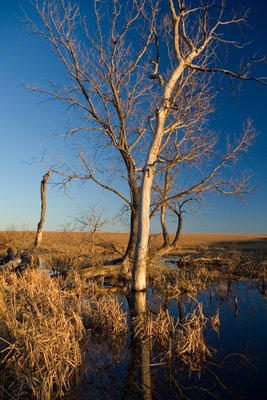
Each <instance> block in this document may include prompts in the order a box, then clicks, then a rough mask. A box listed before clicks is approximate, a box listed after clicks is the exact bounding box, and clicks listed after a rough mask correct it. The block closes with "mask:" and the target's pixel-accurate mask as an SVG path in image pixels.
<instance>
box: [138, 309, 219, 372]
mask: <svg viewBox="0 0 267 400" xmlns="http://www.w3.org/2000/svg"><path fill="white" fill-rule="evenodd" d="M208 322H210V324H211V326H212V327H213V329H215V328H216V332H218V329H219V324H220V322H219V314H218V313H217V314H216V316H215V317H211V318H210V320H209V319H208V318H206V317H205V315H204V313H203V309H202V304H201V303H198V304H197V306H196V308H195V309H194V310H193V312H192V313H191V314H188V315H187V316H186V319H185V320H184V321H183V322H181V321H179V320H177V321H176V322H175V321H174V318H173V317H171V316H170V315H169V312H168V311H163V310H160V311H159V313H157V314H153V313H151V312H150V313H143V314H141V315H138V316H137V317H135V318H134V319H133V336H134V337H135V338H136V339H138V340H142V341H143V342H149V343H150V345H151V346H152V345H153V344H155V343H157V344H158V345H160V346H161V347H162V348H163V349H164V350H165V351H166V352H165V356H166V357H168V358H178V359H179V360H180V361H182V363H183V364H184V365H187V366H188V367H189V369H190V370H191V371H199V370H201V368H202V365H203V362H204V361H205V358H206V356H211V349H210V348H209V347H208V346H207V344H206V342H205V338H204V329H205V328H206V326H207V323H208Z"/></svg>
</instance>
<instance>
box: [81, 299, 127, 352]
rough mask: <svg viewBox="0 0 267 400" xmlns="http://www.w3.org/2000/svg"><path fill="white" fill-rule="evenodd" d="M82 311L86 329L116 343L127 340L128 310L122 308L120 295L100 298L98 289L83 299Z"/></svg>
mask: <svg viewBox="0 0 267 400" xmlns="http://www.w3.org/2000/svg"><path fill="white" fill-rule="evenodd" d="M82 311H83V320H84V324H85V326H86V329H90V330H91V332H92V333H94V334H98V335H99V336H100V337H102V338H105V339H107V340H108V341H109V342H111V343H112V344H116V345H119V344H121V343H122V342H123V341H125V340H126V336H127V331H128V325H127V312H126V311H123V310H122V307H121V304H120V302H119V300H118V297H116V296H115V297H114V296H104V297H100V298H98V297H97V291H96V294H94V295H92V294H91V295H90V297H88V298H85V299H84V300H83V303H82Z"/></svg>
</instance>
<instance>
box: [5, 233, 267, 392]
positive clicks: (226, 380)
mask: <svg viewBox="0 0 267 400" xmlns="http://www.w3.org/2000/svg"><path fill="white" fill-rule="evenodd" d="M32 237H34V234H33V233H30V232H24V233H23V232H5V233H2V237H1V243H2V246H1V251H2V254H3V256H4V253H5V250H6V248H7V246H9V247H10V246H12V247H13V249H14V253H17V254H16V255H19V252H20V251H21V246H22V244H23V248H24V252H25V249H27V240H28V244H29V245H30V243H31V239H32ZM49 237H50V239H49ZM55 237H57V238H58V241H57V242H56V241H55ZM74 237H76V239H77V242H76V248H75V241H74V240H73V239H74ZM107 237H108V236H107V235H105V234H102V235H101V234H100V235H99V237H98V240H97V241H96V248H98V249H99V252H98V256H97V257H96V259H95V262H94V263H92V258H91V255H90V254H84V251H85V247H83V248H82V244H81V243H82V242H83V243H84V244H85V243H86V246H88V243H87V242H84V240H85V237H84V234H77V235H76V234H74V233H68V232H64V233H61V234H55V233H51V234H49V233H46V232H45V234H44V241H43V245H42V246H40V248H39V249H38V251H37V253H36V255H35V260H38V258H40V257H41V258H42V257H43V258H44V259H45V265H46V267H47V268H49V269H51V268H52V266H53V267H54V268H58V270H61V271H62V270H64V271H65V274H64V276H61V275H60V274H58V276H55V277H51V276H50V274H49V269H47V270H45V269H40V268H39V265H38V263H37V264H36V265H32V266H31V267H28V268H27V269H26V270H25V271H24V272H14V271H12V270H7V269H5V267H2V271H1V275H0V293H1V298H0V318H1V331H0V337H1V376H0V379H1V381H0V385H1V398H3V399H9V398H15V399H16V398H17V399H19V398H29V399H30V398H33V399H46V400H48V399H56V398H68V399H89V398H99V399H106V398H112V399H113V398H114V399H115V398H116V399H117V398H127V399H128V398H129V399H130V398H133V399H134V398H145V399H154V398H155V399H160V398H164V397H165V398H166V395H168V397H169V398H181V399H182V398H185V399H188V398H196V396H197V398H204V399H205V398H214V397H216V396H217V398H235V396H238V395H240V394H243V389H244V393H245V396H246V395H247V397H245V398H252V397H251V393H252V388H253V390H254V391H255V390H258V392H259V391H260V390H261V389H262V386H261V385H263V382H264V380H263V376H262V375H263V374H262V368H263V365H264V359H257V358H256V356H255V353H257V352H258V353H259V352H261V353H262V354H261V356H262V357H263V358H264V357H266V354H265V353H264V349H263V348H262V349H260V348H259V347H260V346H263V345H264V343H263V336H262V333H261V332H262V331H264V329H265V328H264V326H266V297H267V292H266V279H267V263H266V254H265V251H266V247H265V240H266V239H265V238H264V237H262V238H258V239H257V240H258V241H257V240H255V245H254V246H253V243H252V241H250V242H249V243H250V246H249V245H248V244H247V245H246V251H242V243H239V249H238V246H236V249H235V250H234V248H233V245H231V246H230V248H228V249H226V248H224V251H223V252H222V243H221V242H222V240H220V241H218V242H217V246H215V243H213V245H212V246H211V245H210V246H207V243H206V246H204V245H203V243H202V245H201V246H200V247H197V246H195V245H194V251H192V250H193V249H192V248H191V257H189V256H188V252H186V253H185V254H184V255H183V254H179V253H178V252H177V254H172V255H171V256H170V257H169V258H168V259H167V260H158V261H156V262H155V261H153V263H152V264H151V265H150V268H149V273H148V286H149V289H148V292H147V293H146V292H139V293H135V294H134V293H132V292H131V290H130V282H129V277H128V272H127V273H126V274H124V275H123V273H122V274H121V275H120V276H116V275H112V276H108V275H106V276H103V275H102V273H100V274H99V277H97V276H94V277H93V278H92V277H90V276H89V278H87V279H84V275H83V273H82V271H83V269H82V266H84V267H86V268H85V270H86V271H88V269H90V268H92V269H94V270H95V269H96V268H97V266H98V268H99V271H101V268H102V267H101V263H104V262H105V261H107V260H108V259H109V258H110V257H114V256H115V255H116V254H117V247H118V243H116V240H114V242H113V243H111V244H108V241H107ZM70 238H71V240H70ZM104 238H105V239H106V240H104ZM81 239H82V240H81ZM154 239H156V238H154ZM204 239H205V238H204V237H202V241H203V240H204ZM225 239H226V237H225ZM254 239H255V238H254ZM49 240H50V242H49ZM184 240H186V238H184ZM191 240H192V238H191ZM260 240H262V241H261V246H259V244H258V243H259V241H260ZM87 241H90V235H87ZM247 242H248V238H247ZM51 243H53V245H54V247H52V246H51ZM60 243H61V245H60ZM199 243H201V236H200V238H199ZM70 244H72V247H71V245H70ZM120 244H121V246H122V247H123V242H122V241H121V243H120ZM189 245H192V243H191V244H190V243H188V249H189V247H190V246H189ZM257 245H258V247H257ZM50 246H51V247H50ZM226 247H227V246H226ZM49 248H50V250H49ZM260 248H261V251H259V249H260ZM55 249H57V251H55ZM253 249H254V250H253ZM28 250H30V248H29V249H28ZM121 250H123V248H122V249H121ZM204 250H205V254H204ZM119 251H120V250H118V252H119ZM70 254H72V255H76V257H74V256H73V257H72V258H70ZM216 254H217V256H215V255H216ZM204 255H205V257H204ZM2 259H3V258H2ZM86 261H87V263H86ZM89 265H91V267H90V266H89ZM50 266H51V268H50ZM89 275H90V274H89ZM127 279H128V280H127ZM138 309H139V311H140V312H139V313H137V312H136V310H138ZM251 323H253V329H251V328H250V326H251ZM243 328H244V330H243ZM231 332H232V333H231ZM237 336H238V341H239V342H238V341H237ZM249 341H250V344H249ZM256 342H257V343H258V347H257V346H256ZM246 346H248V347H246ZM265 361H266V360H265ZM245 376H250V382H251V384H250V385H248V384H246V385H245V384H244V383H242V384H241V383H240V381H241V382H243V379H244V377H245ZM255 377H257V379H256V378H255ZM235 379H236V381H235ZM256 381H257V382H256ZM253 382H254V383H255V385H256V383H257V389H255V388H254V387H253ZM243 386H244V387H243Z"/></svg>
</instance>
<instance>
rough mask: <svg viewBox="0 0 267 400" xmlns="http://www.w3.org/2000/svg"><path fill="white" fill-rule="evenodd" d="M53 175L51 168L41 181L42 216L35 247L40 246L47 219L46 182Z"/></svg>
mask: <svg viewBox="0 0 267 400" xmlns="http://www.w3.org/2000/svg"><path fill="white" fill-rule="evenodd" d="M50 175H51V170H49V171H48V172H47V173H46V174H45V175H44V176H43V179H42V181H41V218H40V221H39V224H38V226H37V232H36V237H35V241H34V247H36V248H37V247H39V246H40V243H41V241H42V236H43V226H44V221H45V211H46V184H47V181H48V179H49V177H50Z"/></svg>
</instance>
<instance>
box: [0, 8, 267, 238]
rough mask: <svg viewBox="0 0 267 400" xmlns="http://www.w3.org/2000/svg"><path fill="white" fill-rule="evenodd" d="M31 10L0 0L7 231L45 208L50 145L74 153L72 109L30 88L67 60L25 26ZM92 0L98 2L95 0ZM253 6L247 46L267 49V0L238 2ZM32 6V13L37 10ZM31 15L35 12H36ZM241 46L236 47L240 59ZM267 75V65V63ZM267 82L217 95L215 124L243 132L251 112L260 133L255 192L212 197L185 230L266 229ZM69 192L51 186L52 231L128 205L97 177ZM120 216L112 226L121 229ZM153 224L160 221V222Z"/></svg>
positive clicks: (0, 220)
mask: <svg viewBox="0 0 267 400" xmlns="http://www.w3.org/2000/svg"><path fill="white" fill-rule="evenodd" d="M20 3H21V4H23V6H24V7H25V8H26V9H27V10H29V7H28V4H29V1H28V0H22V1H21V2H19V1H18V0H8V1H4V0H1V1H0V54H1V64H0V88H1V91H0V135H1V141H0V163H1V174H0V182H1V183H0V187H1V197H0V230H5V229H8V228H14V227H16V228H17V229H22V228H25V229H35V228H36V225H37V223H38V221H39V215H40V194H39V192H40V189H39V187H40V180H41V178H42V175H43V174H44V173H45V172H46V168H45V167H44V166H41V165H40V164H39V163H38V162H36V163H34V162H33V161H34V160H36V161H38V160H40V159H41V158H42V154H43V153H44V152H46V154H47V156H48V157H50V156H51V157H59V156H60V155H63V154H65V155H66V153H69V152H70V149H68V148H66V146H65V143H64V140H63V139H62V138H59V137H55V134H58V133H61V132H63V131H64V128H65V126H66V124H67V114H66V109H65V107H64V106H63V105H60V104H59V103H55V102H53V101H48V102H43V98H42V97H41V96H39V95H36V94H33V93H31V92H30V91H28V90H26V89H25V88H24V87H23V85H22V84H23V83H24V84H29V85H32V86H34V85H35V84H37V85H38V86H40V87H41V86H42V83H43V84H44V85H45V83H46V81H47V80H49V79H51V80H53V81H58V80H59V79H61V78H63V76H62V72H61V71H62V70H61V66H60V64H59V63H58V62H57V61H56V59H55V57H54V55H53V54H52V53H51V51H50V49H49V47H48V45H47V43H46V42H45V41H43V40H42V39H40V38H38V37H37V36H34V35H29V34H26V33H25V27H24V26H23V24H22V23H21V19H22V17H23V13H22V11H21V9H20V7H19V4H20ZM88 3H91V2H90V1H88ZM234 4H242V5H244V6H247V7H248V8H250V9H251V11H250V14H249V19H248V21H249V23H250V25H251V26H252V27H253V29H251V30H250V29H248V30H246V34H247V39H246V41H253V43H252V44H251V45H250V46H248V47H247V49H246V51H247V52H248V53H249V54H253V53H254V51H255V50H256V51H258V52H259V53H260V54H261V55H262V54H267V44H266V35H267V28H266V15H267V2H265V1H263V0H254V1H253V0H245V1H234ZM30 13H31V12H30ZM30 15H31V14H30ZM238 54H239V53H238V52H237V54H235V56H236V57H237V58H238V57H239V55H238ZM263 73H264V69H263V68H262V69H261V74H263ZM265 75H267V68H266V69H265ZM266 97H267V87H266V86H265V87H264V86H261V85H259V84H256V83H252V82H248V83H247V84H244V85H243V86H242V90H241V92H240V94H238V96H237V97H236V98H233V96H232V94H231V92H230V90H228V91H226V92H225V93H224V94H223V95H222V96H220V97H219V98H218V100H217V111H216V114H215V115H214V117H213V121H212V127H213V128H216V129H218V130H220V131H221V132H222V134H223V135H226V134H227V133H235V132H236V133H237V134H238V133H240V131H241V129H242V124H243V121H244V120H245V119H246V118H247V117H250V118H251V119H252V120H254V124H255V127H256V129H257V131H258V132H259V133H260V134H259V136H258V138H257V140H256V143H255V144H254V145H253V147H252V148H251V149H250V151H249V153H248V155H247V157H246V159H245V160H243V161H242V164H243V166H245V167H246V168H247V169H249V170H250V171H251V174H252V180H251V183H252V184H253V185H255V186H256V188H257V189H256V192H255V194H253V195H251V196H249V197H247V198H246V202H245V203H243V202H241V201H240V200H239V199H234V198H229V197H228V198H226V197H222V196H220V197H219V196H215V197H214V196H210V197H209V198H208V199H207V205H206V206H204V207H201V208H199V209H198V210H195V211H194V213H193V214H192V215H189V214H188V215H187V214H186V215H185V222H184V232H203V233H205V232H211V233H212V232H218V233H228V232H229V233H267V201H266V200H267V155H266V154H267V132H266V126H267V101H266ZM70 195H71V198H68V197H66V196H65V195H64V193H62V191H60V190H58V189H57V188H52V187H51V186H49V187H48V192H47V217H46V223H45V229H46V230H58V229H61V228H62V226H63V225H65V224H67V223H68V222H70V220H71V218H70V217H71V216H74V215H77V214H78V213H79V210H80V209H86V208H87V207H88V206H90V205H92V204H95V203H99V207H100V208H104V209H105V210H106V211H107V214H108V215H109V216H110V217H113V216H114V215H115V214H116V213H118V212H119V210H120V207H121V204H120V203H119V202H118V200H117V199H116V198H115V197H114V196H113V195H112V194H107V193H106V192H103V191H102V190H99V189H97V187H96V186H95V185H93V184H87V185H83V186H81V185H78V184H77V185H74V186H73V187H72V189H71V191H70ZM125 229H126V227H125V226H124V225H120V224H119V223H117V224H116V225H113V226H108V227H107V230H113V231H115V230H116V231H122V230H125ZM153 229H154V231H155V230H157V225H156V224H155V223H153Z"/></svg>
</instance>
